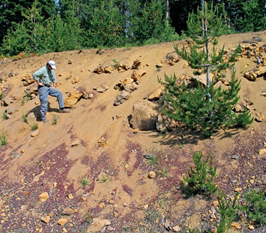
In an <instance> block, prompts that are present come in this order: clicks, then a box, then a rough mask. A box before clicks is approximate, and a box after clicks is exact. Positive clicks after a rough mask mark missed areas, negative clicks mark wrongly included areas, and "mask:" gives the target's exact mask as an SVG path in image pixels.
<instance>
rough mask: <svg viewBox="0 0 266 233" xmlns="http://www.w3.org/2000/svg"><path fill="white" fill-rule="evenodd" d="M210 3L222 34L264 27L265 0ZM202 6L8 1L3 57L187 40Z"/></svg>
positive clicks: (1, 10) (0, 20) (1, 9)
mask: <svg viewBox="0 0 266 233" xmlns="http://www.w3.org/2000/svg"><path fill="white" fill-rule="evenodd" d="M206 2H208V3H210V2H214V4H215V7H216V9H217V13H218V15H219V16H221V17H220V19H221V20H220V22H221V23H223V24H224V27H223V29H222V30H220V34H227V33H234V32H236V31H237V32H241V31H242V32H243V31H245V32H246V31H259V30H264V28H265V25H266V19H265V17H264V4H265V3H264V2H263V1H259V0H251V1H248V2H245V1H244V2H243V1H241V0H230V1H223V4H221V1H210V0H207V1H206ZM168 4H169V6H168ZM200 5H201V2H200V1H199V0H191V1H190V3H189V4H187V1H186V0H178V1H176V0H173V1H165V0H157V1H147V0H141V1H135V0H127V1H122V0H115V1H95V0H92V1H89V2H88V1H85V0H73V1H69V0H60V1H58V2H55V1H52V0H47V1H44V0H29V1H14V0H5V2H4V4H2V5H0V27H1V29H2V30H1V32H0V45H1V47H0V48H1V49H0V57H3V55H4V56H15V57H14V60H17V59H21V58H25V57H28V56H30V55H32V54H42V53H49V52H59V51H66V50H78V49H83V48H103V47H107V48H114V47H129V46H140V45H148V44H155V43H160V42H169V41H176V40H179V39H184V38H186V37H187V36H190V35H189V28H187V25H186V22H187V21H190V20H191V17H192V15H193V13H192V12H196V11H197V7H199V6H200ZM170 9H171V11H170ZM188 15H190V18H188ZM208 22H210V21H208ZM210 23H211V22H210ZM195 26H196V27H198V28H200V27H201V24H200V25H199V24H196V25H195Z"/></svg>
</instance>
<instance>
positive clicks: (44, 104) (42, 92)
mask: <svg viewBox="0 0 266 233" xmlns="http://www.w3.org/2000/svg"><path fill="white" fill-rule="evenodd" d="M49 89H50V88H49V87H45V86H44V87H38V92H39V99H40V102H41V104H40V113H41V120H42V121H45V120H46V113H47V110H48V95H49Z"/></svg>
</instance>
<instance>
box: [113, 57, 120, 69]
mask: <svg viewBox="0 0 266 233" xmlns="http://www.w3.org/2000/svg"><path fill="white" fill-rule="evenodd" d="M113 62H114V63H115V64H114V65H113V67H114V68H115V69H117V68H118V67H119V66H120V63H119V61H117V60H116V59H113Z"/></svg>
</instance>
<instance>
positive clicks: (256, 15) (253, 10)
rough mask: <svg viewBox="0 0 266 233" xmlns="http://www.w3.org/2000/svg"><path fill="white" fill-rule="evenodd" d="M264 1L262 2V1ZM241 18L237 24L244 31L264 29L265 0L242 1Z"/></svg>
mask: <svg viewBox="0 0 266 233" xmlns="http://www.w3.org/2000/svg"><path fill="white" fill-rule="evenodd" d="M263 2H264V3H263ZM242 4H243V7H242V9H243V15H244V17H243V19H239V21H240V22H239V25H240V27H241V28H242V30H243V31H245V32H253V31H255V32H256V31H260V30H265V26H266V17H265V16H264V14H265V9H264V7H265V4H266V3H265V1H261V0H260V1H258V0H250V1H248V2H247V1H243V3H242Z"/></svg>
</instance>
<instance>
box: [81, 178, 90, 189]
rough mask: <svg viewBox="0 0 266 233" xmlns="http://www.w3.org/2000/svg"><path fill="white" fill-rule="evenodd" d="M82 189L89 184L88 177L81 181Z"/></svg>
mask: <svg viewBox="0 0 266 233" xmlns="http://www.w3.org/2000/svg"><path fill="white" fill-rule="evenodd" d="M81 184H82V187H85V186H87V185H88V184H89V180H88V179H87V178H86V177H83V178H82V180H81Z"/></svg>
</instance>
